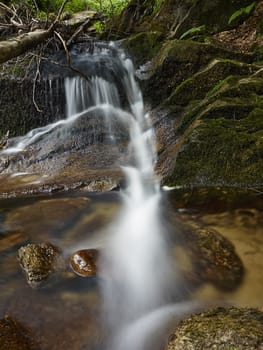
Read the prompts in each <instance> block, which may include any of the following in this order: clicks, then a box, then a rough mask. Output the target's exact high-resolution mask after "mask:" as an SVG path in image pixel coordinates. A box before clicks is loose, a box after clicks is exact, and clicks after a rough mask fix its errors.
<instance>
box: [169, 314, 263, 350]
mask: <svg viewBox="0 0 263 350" xmlns="http://www.w3.org/2000/svg"><path fill="white" fill-rule="evenodd" d="M186 349H194V350H211V349H216V350H230V349H233V350H243V349H249V350H254V349H255V350H256V349H257V350H258V349H263V312H262V311H259V310H257V309H252V308H248V309H246V308H240V309H239V308H235V307H231V308H229V309H226V308H221V307H219V308H216V309H214V310H209V311H207V312H203V313H200V314H196V315H193V316H191V317H189V318H188V319H186V320H184V321H182V322H181V323H180V324H179V326H178V327H177V328H176V329H175V331H174V332H173V333H172V334H171V335H170V337H169V341H168V346H167V350H186Z"/></svg>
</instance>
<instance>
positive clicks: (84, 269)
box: [69, 249, 99, 277]
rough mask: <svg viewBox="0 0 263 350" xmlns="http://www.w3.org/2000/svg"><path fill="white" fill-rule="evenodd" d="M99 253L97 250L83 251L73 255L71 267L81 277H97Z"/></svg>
mask: <svg viewBox="0 0 263 350" xmlns="http://www.w3.org/2000/svg"><path fill="white" fill-rule="evenodd" d="M98 258H99V252H98V251H97V250H96V249H83V250H79V251H77V252H76V253H74V254H72V255H71V257H70V259H69V260H70V266H71V268H72V270H73V271H74V272H75V273H76V274H77V275H79V276H82V277H88V276H95V275H96V274H97V270H98Z"/></svg>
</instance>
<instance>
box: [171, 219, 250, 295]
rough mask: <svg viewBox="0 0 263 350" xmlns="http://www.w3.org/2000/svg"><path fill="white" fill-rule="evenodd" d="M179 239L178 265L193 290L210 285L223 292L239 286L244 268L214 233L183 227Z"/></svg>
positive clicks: (227, 243)
mask: <svg viewBox="0 0 263 350" xmlns="http://www.w3.org/2000/svg"><path fill="white" fill-rule="evenodd" d="M179 236H180V239H181V243H180V245H179V246H178V247H180V249H179V250H178V252H179V255H178V261H179V266H181V270H182V272H183V275H184V277H185V278H186V280H189V282H190V283H193V285H194V286H195V285H196V286H198V285H199V284H200V283H203V282H210V283H212V284H213V285H214V286H215V287H217V288H218V289H221V290H225V291H229V290H234V289H236V288H237V287H238V286H239V285H240V283H241V282H242V280H243V275H244V267H243V264H242V261H241V260H240V258H239V256H238V255H237V253H236V251H235V248H234V246H233V244H232V243H231V242H230V241H229V240H228V239H227V238H225V237H224V236H222V235H221V234H220V233H219V232H218V231H216V230H213V229H210V228H204V227H201V226H198V225H194V224H190V225H185V224H182V227H181V228H180V234H179ZM177 249H178V248H177ZM181 260H182V261H181ZM180 261H181V262H182V263H180Z"/></svg>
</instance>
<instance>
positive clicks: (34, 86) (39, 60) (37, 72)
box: [33, 56, 43, 113]
mask: <svg viewBox="0 0 263 350" xmlns="http://www.w3.org/2000/svg"><path fill="white" fill-rule="evenodd" d="M40 57H41V56H40ZM40 62H41V58H38V59H37V68H36V74H35V78H34V84H33V103H34V106H35V107H36V110H37V111H38V112H40V113H41V112H43V110H41V109H40V108H39V107H38V104H37V102H36V100H35V93H36V81H37V78H39V77H40V71H39V66H40Z"/></svg>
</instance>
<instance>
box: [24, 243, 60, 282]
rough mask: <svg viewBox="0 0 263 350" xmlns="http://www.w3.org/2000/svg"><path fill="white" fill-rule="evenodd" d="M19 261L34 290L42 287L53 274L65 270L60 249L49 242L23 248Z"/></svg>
mask: <svg viewBox="0 0 263 350" xmlns="http://www.w3.org/2000/svg"><path fill="white" fill-rule="evenodd" d="M18 260H19V263H20V266H21V267H22V269H23V270H24V272H25V274H26V278H27V282H28V284H29V285H30V286H31V287H32V288H35V287H38V286H40V285H41V284H42V283H43V282H44V281H46V280H47V279H48V278H49V277H50V275H51V274H52V273H54V272H55V271H57V270H59V269H62V268H63V259H62V258H61V255H60V251H59V249H58V248H56V247H55V246H53V245H52V244H51V243H48V242H46V243H41V244H28V245H26V246H23V247H21V248H20V249H19V250H18Z"/></svg>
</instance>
